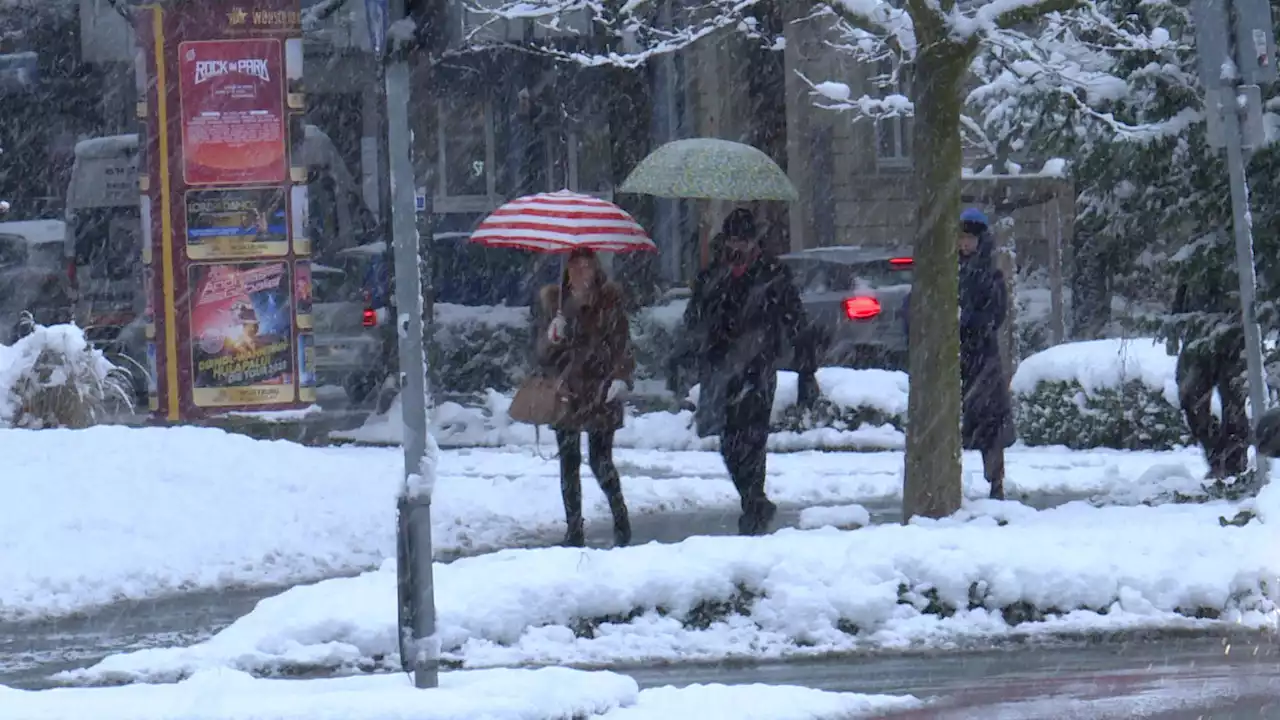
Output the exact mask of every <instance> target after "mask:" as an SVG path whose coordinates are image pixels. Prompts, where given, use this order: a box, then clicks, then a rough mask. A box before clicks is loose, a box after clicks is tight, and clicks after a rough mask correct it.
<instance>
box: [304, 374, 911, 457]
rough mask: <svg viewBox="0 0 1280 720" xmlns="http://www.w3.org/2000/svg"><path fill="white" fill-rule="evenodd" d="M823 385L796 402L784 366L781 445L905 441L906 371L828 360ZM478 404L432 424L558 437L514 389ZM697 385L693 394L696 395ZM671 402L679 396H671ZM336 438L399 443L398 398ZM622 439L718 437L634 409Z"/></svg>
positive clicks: (460, 430)
mask: <svg viewBox="0 0 1280 720" xmlns="http://www.w3.org/2000/svg"><path fill="white" fill-rule="evenodd" d="M817 380H818V387H819V390H820V391H821V393H822V398H821V400H820V401H819V402H818V403H817V406H816V407H815V408H814V409H813V410H812V411H808V412H802V411H800V409H799V408H798V406H797V398H798V395H799V387H798V386H799V383H798V378H797V376H796V374H795V373H793V372H780V373H778V390H777V393H776V394H775V396H774V403H773V423H772V424H773V427H772V431H773V434H772V435H771V436H770V438H769V446H770V449H772V450H774V451H794V450H814V449H824V450H837V449H840V450H882V449H897V448H901V447H902V442H903V435H902V430H903V428H904V427H905V424H906V414H907V375H906V373H902V372H895V371H888V370H851V369H848V368H822V369H821V370H819V371H818V374H817ZM481 398H482V399H480V400H479V401H478V402H476V403H474V404H473V405H471V406H467V405H462V404H459V403H456V402H445V403H441V404H440V405H438V406H436V407H435V408H434V409H433V410H432V413H431V432H432V434H433V436H434V437H435V438H436V440H437V442H439V443H440V444H441V445H442V446H445V447H498V446H504V445H525V446H529V445H534V444H535V443H537V442H539V440H541V442H542V443H547V442H551V440H550V433H549V432H542V433H541V436H539V433H538V432H537V431H536V429H535V428H534V427H533V426H532V425H524V424H522V423H516V422H512V421H511V419H510V417H508V415H507V409H508V408H509V407H510V405H511V394H510V393H500V392H497V391H495V390H489V391H487V392H485V393H483V395H482V396H481ZM697 398H698V388H697V387H696V386H695V387H694V389H693V390H692V391H691V392H690V393H689V398H688V401H689V402H691V403H695V404H696V402H697ZM669 400H671V404H675V403H674V398H669ZM330 437H331V438H333V439H335V440H339V441H352V442H363V443H374V444H397V443H399V442H400V440H401V438H402V437H403V425H402V424H401V422H400V404H399V398H397V399H396V400H395V402H393V403H392V404H391V407H390V408H388V410H387V412H386V413H385V414H383V415H375V416H372V417H370V418H369V419H368V420H367V421H366V423H365V425H364V426H363V427H361V428H358V429H356V430H352V431H348V432H340V433H334V434H332V435H331V436H330ZM614 442H615V443H616V445H617V446H618V447H631V448H650V449H655V450H714V449H715V448H716V446H717V444H716V443H717V440H716V439H715V438H700V437H698V435H697V433H696V432H695V431H694V428H693V412H692V411H690V410H688V409H684V410H679V411H676V412H668V411H656V412H635V411H631V412H628V416H627V418H626V425H625V427H623V428H622V430H620V431H619V432H618V434H617V436H616V438H615V440H614Z"/></svg>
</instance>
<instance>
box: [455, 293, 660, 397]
mask: <svg viewBox="0 0 1280 720" xmlns="http://www.w3.org/2000/svg"><path fill="white" fill-rule="evenodd" d="M685 302H686V301H684V300H678V301H676V302H673V303H671V304H668V305H659V306H655V307H647V308H643V309H641V310H640V311H638V312H636V313H633V314H632V315H631V338H632V343H633V348H634V350H635V354H636V377H637V378H638V379H649V378H654V377H661V376H663V366H664V364H665V362H666V358H667V355H668V354H669V353H670V351H671V348H672V346H673V343H674V342H675V333H676V332H677V330H678V326H679V323H680V321H681V318H682V317H683V315H684V305H685ZM435 313H436V316H435V329H434V333H433V335H432V342H431V349H430V351H431V354H432V355H431V361H432V366H433V368H435V373H436V374H435V382H436V383H438V384H439V386H440V387H442V388H444V389H446V390H448V391H449V392H451V393H479V392H484V391H485V390H490V389H493V390H498V391H509V390H514V389H515V388H516V387H517V386H519V384H520V381H521V380H523V379H524V377H525V375H526V373H527V372H528V364H529V348H530V346H531V345H530V343H531V341H532V339H531V338H530V336H529V332H530V329H531V320H530V317H529V308H527V307H507V306H482V307H469V306H465V305H448V304H439V305H436V306H435Z"/></svg>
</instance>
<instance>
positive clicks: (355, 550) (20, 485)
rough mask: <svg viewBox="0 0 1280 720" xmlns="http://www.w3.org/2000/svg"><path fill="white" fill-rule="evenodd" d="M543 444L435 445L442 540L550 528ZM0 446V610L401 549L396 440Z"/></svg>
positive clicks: (199, 583)
mask: <svg viewBox="0 0 1280 720" xmlns="http://www.w3.org/2000/svg"><path fill="white" fill-rule="evenodd" d="M543 453H544V455H545V459H544V458H541V457H538V456H537V455H536V454H535V452H534V450H533V449H531V448H499V449H464V450H452V451H442V452H440V453H439V455H438V457H436V458H435V460H436V483H435V486H434V489H433V502H432V520H433V533H432V536H433V540H434V542H435V550H436V552H437V553H438V556H440V557H452V556H456V555H459V554H475V553H479V552H487V551H491V550H496V549H501V548H504V547H511V546H518V545H538V544H550V543H552V542H558V541H559V539H560V538H561V537H562V536H563V534H564V509H563V506H562V502H561V497H560V482H559V462H558V461H557V460H556V459H555V458H554V449H553V448H550V447H545V446H544V448H543ZM0 457H3V458H4V469H3V472H2V473H0V490H3V492H4V501H3V502H0V528H3V532H0V621H3V620H12V619H18V618H30V617H37V616H44V617H49V616H60V615H66V614H68V613H76V612H82V611H88V610H92V609H93V608H95V607H97V606H101V605H103V604H107V603H111V602H115V601H119V600H140V599H149V598H154V597H157V596H162V595H167V594H173V593H178V592H187V591H195V590H222V589H225V588H228V587H234V586H246V585H252V586H264V585H265V586H271V585H277V584H293V583H298V582H309V581H315V580H320V579H323V578H327V577H333V576H335V575H340V574H352V573H356V572H360V571H362V570H368V569H372V568H376V567H377V566H378V564H379V563H380V562H381V561H382V560H384V559H386V558H388V557H392V556H393V555H394V550H395V544H394V540H395V538H394V533H395V526H396V523H395V507H396V497H397V494H398V493H399V492H400V489H401V487H400V486H401V483H402V482H403V474H402V473H403V470H402V468H403V456H402V453H401V452H400V451H399V449H392V448H356V447H330V448H309V447H303V446H300V445H296V444H293V443H289V442H283V441H261V440H253V439H250V438H248V437H244V436H242V435H236V434H230V433H226V432H224V431H222V430H217V429H211V428H196V427H176V428H128V427H123V426H112V425H103V426H98V427H93V428H89V429H85V430H41V431H32V430H12V429H11V430H0ZM1187 457H1189V458H1190V461H1194V457H1193V456H1187ZM616 459H617V462H618V467H619V470H620V471H621V473H622V477H623V484H624V489H625V493H626V498H627V504H628V506H629V507H630V509H631V512H632V515H633V516H634V517H637V518H639V517H642V516H644V515H647V514H652V513H657V512H670V511H675V512H680V511H696V510H711V511H725V512H730V511H736V508H737V507H738V503H739V500H738V496H737V492H736V491H735V490H734V489H733V485H732V483H731V482H730V481H729V479H728V476H727V475H726V474H725V470H724V463H723V461H722V460H721V459H720V457H719V456H718V455H717V454H714V453H693V452H658V451H651V450H622V451H619V452H618V454H617V456H616ZM1131 460H1132V462H1131ZM1141 461H1142V458H1141V457H1140V456H1136V457H1134V458H1129V457H1128V456H1123V455H1112V456H1101V455H1099V456H1093V455H1090V456H1085V455H1083V454H1077V455H1075V456H1069V457H1064V455H1063V454H1062V453H1061V452H1060V451H1059V452H1057V453H1054V452H1027V453H1023V452H1020V451H1013V452H1012V453H1011V454H1010V459H1009V467H1010V474H1011V477H1017V476H1019V475H1025V476H1027V477H1028V478H1035V479H1036V480H1037V482H1038V483H1039V484H1038V485H1035V486H1034V487H1037V488H1049V489H1051V490H1052V489H1058V488H1060V487H1062V488H1077V487H1079V488H1083V489H1084V491H1085V492H1101V491H1104V490H1105V489H1106V488H1107V487H1109V486H1110V484H1112V483H1113V482H1116V481H1115V480H1113V479H1111V478H1110V477H1109V476H1108V473H1109V472H1110V471H1109V470H1107V468H1110V467H1111V466H1112V465H1114V464H1115V463H1121V464H1122V465H1124V466H1125V468H1124V469H1123V472H1122V471H1117V472H1118V473H1119V474H1120V475H1123V474H1124V472H1128V471H1129V470H1128V469H1127V468H1128V465H1130V464H1141ZM966 462H967V463H969V469H970V470H971V473H970V477H968V478H967V479H966V492H969V493H970V494H973V495H975V496H976V495H983V494H985V493H986V492H987V490H986V486H985V484H984V483H982V482H981V481H980V480H978V479H976V477H977V476H976V475H974V473H977V471H976V469H975V468H976V467H977V466H975V465H974V464H973V463H974V462H975V458H974V457H966ZM1147 462H1149V460H1148V461H1147ZM1041 466H1046V467H1047V468H1048V470H1042V469H1040V468H1041ZM1054 469H1059V470H1054ZM901 472H902V459H901V456H900V455H898V454H896V453H868V454H863V455H860V456H858V458H857V463H856V466H855V467H850V460H849V458H848V456H845V455H837V454H826V453H801V454H792V455H781V456H777V457H775V458H773V459H771V461H770V466H769V478H768V490H769V493H770V495H771V496H772V497H773V498H774V499H775V500H777V501H778V502H782V503H789V504H793V505H812V504H842V503H851V502H864V501H867V500H868V499H877V498H878V499H887V500H889V501H893V500H894V499H896V498H897V497H898V496H899V495H900V493H901V477H900V476H901ZM583 473H584V474H586V475H587V478H586V482H585V483H584V489H583V490H584V513H585V516H586V521H587V523H588V524H589V526H590V525H591V524H594V523H605V524H606V526H607V524H608V522H609V517H610V513H609V508H608V503H607V502H606V500H605V498H604V494H603V493H601V492H600V489H599V488H598V487H597V485H596V483H594V482H592V481H591V479H590V471H589V470H587V469H585V468H584V470H583ZM696 530H697V528H690V532H694V531H696Z"/></svg>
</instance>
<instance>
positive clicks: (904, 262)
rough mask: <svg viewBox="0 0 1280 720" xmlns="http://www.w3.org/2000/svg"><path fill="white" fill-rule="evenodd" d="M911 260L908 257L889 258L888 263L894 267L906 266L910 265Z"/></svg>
mask: <svg viewBox="0 0 1280 720" xmlns="http://www.w3.org/2000/svg"><path fill="white" fill-rule="evenodd" d="M913 262H914V261H913V260H912V259H911V258H909V257H900V258H889V264H890V265H893V266H894V267H907V266H910V265H911V264H912V263H913Z"/></svg>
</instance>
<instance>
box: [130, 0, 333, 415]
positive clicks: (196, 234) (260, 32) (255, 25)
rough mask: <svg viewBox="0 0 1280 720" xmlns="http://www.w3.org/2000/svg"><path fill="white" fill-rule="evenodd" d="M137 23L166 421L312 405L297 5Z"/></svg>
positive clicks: (160, 8) (155, 14)
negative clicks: (142, 65) (298, 150)
mask: <svg viewBox="0 0 1280 720" xmlns="http://www.w3.org/2000/svg"><path fill="white" fill-rule="evenodd" d="M137 13H138V15H137V18H136V19H137V23H136V25H137V30H138V33H137V35H138V42H139V45H140V49H141V50H142V53H143V55H144V57H143V58H142V59H141V62H143V63H145V65H146V72H145V74H143V73H140V78H141V77H145V78H146V80H147V83H148V86H147V93H146V100H145V102H140V103H139V115H140V116H142V118H143V125H144V127H143V128H142V130H143V137H142V140H143V142H142V145H144V146H145V151H144V153H143V155H144V157H145V158H146V160H145V162H146V165H145V166H143V167H142V168H140V176H141V177H143V178H145V181H143V182H142V183H140V184H141V190H142V192H143V201H142V206H143V223H144V226H147V228H148V230H149V235H150V243H149V247H148V249H147V251H144V257H143V262H144V266H145V267H146V268H147V270H146V272H145V273H144V274H145V276H146V277H147V278H148V279H149V280H148V282H149V285H150V287H151V298H152V303H151V306H150V307H151V317H153V318H154V327H153V328H149V330H148V331H149V337H152V338H154V340H153V343H154V350H153V351H151V352H149V357H154V358H155V359H154V363H155V368H156V380H157V381H156V382H155V383H154V385H155V389H156V393H155V401H154V402H153V405H152V409H153V410H154V411H156V412H157V413H158V414H159V415H161V416H162V417H164V418H166V419H168V420H170V421H182V420H191V419H194V418H197V417H201V416H207V415H210V414H216V413H221V412H226V411H229V410H236V411H251V410H286V409H295V408H300V407H305V406H307V405H309V404H311V403H312V402H313V401H314V400H315V382H314V370H313V367H312V363H313V360H312V357H311V355H312V350H311V348H312V347H313V343H312V341H311V335H310V327H311V322H310V320H311V318H310V317H309V312H310V310H309V307H305V306H307V305H309V304H310V303H309V301H310V295H311V286H310V285H311V283H310V272H309V264H308V263H307V261H306V256H307V255H308V254H309V252H310V243H309V242H308V241H307V239H306V238H305V237H303V236H302V233H305V232H306V223H305V215H306V212H307V210H308V208H307V202H306V187H305V185H302V184H301V183H305V181H306V172H305V165H303V167H302V172H298V171H297V169H296V168H294V167H293V166H294V165H302V160H301V158H300V157H299V158H292V157H291V156H292V155H297V154H298V153H296V152H293V151H292V149H293V148H297V147H299V146H300V145H301V141H302V137H293V136H295V135H301V134H302V133H305V124H304V123H303V122H302V117H303V115H302V113H303V112H305V96H304V95H303V93H302V83H301V80H302V36H301V13H300V7H299V2H298V0H292V1H290V0H252V1H248V0H239V1H228V0H180V1H178V2H172V3H166V4H163V5H153V6H148V7H144V8H140V9H139V10H138V11H137ZM295 159H296V160H297V162H291V160H295ZM295 183H298V184H296V185H295ZM299 311H301V313H300V312H299Z"/></svg>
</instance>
